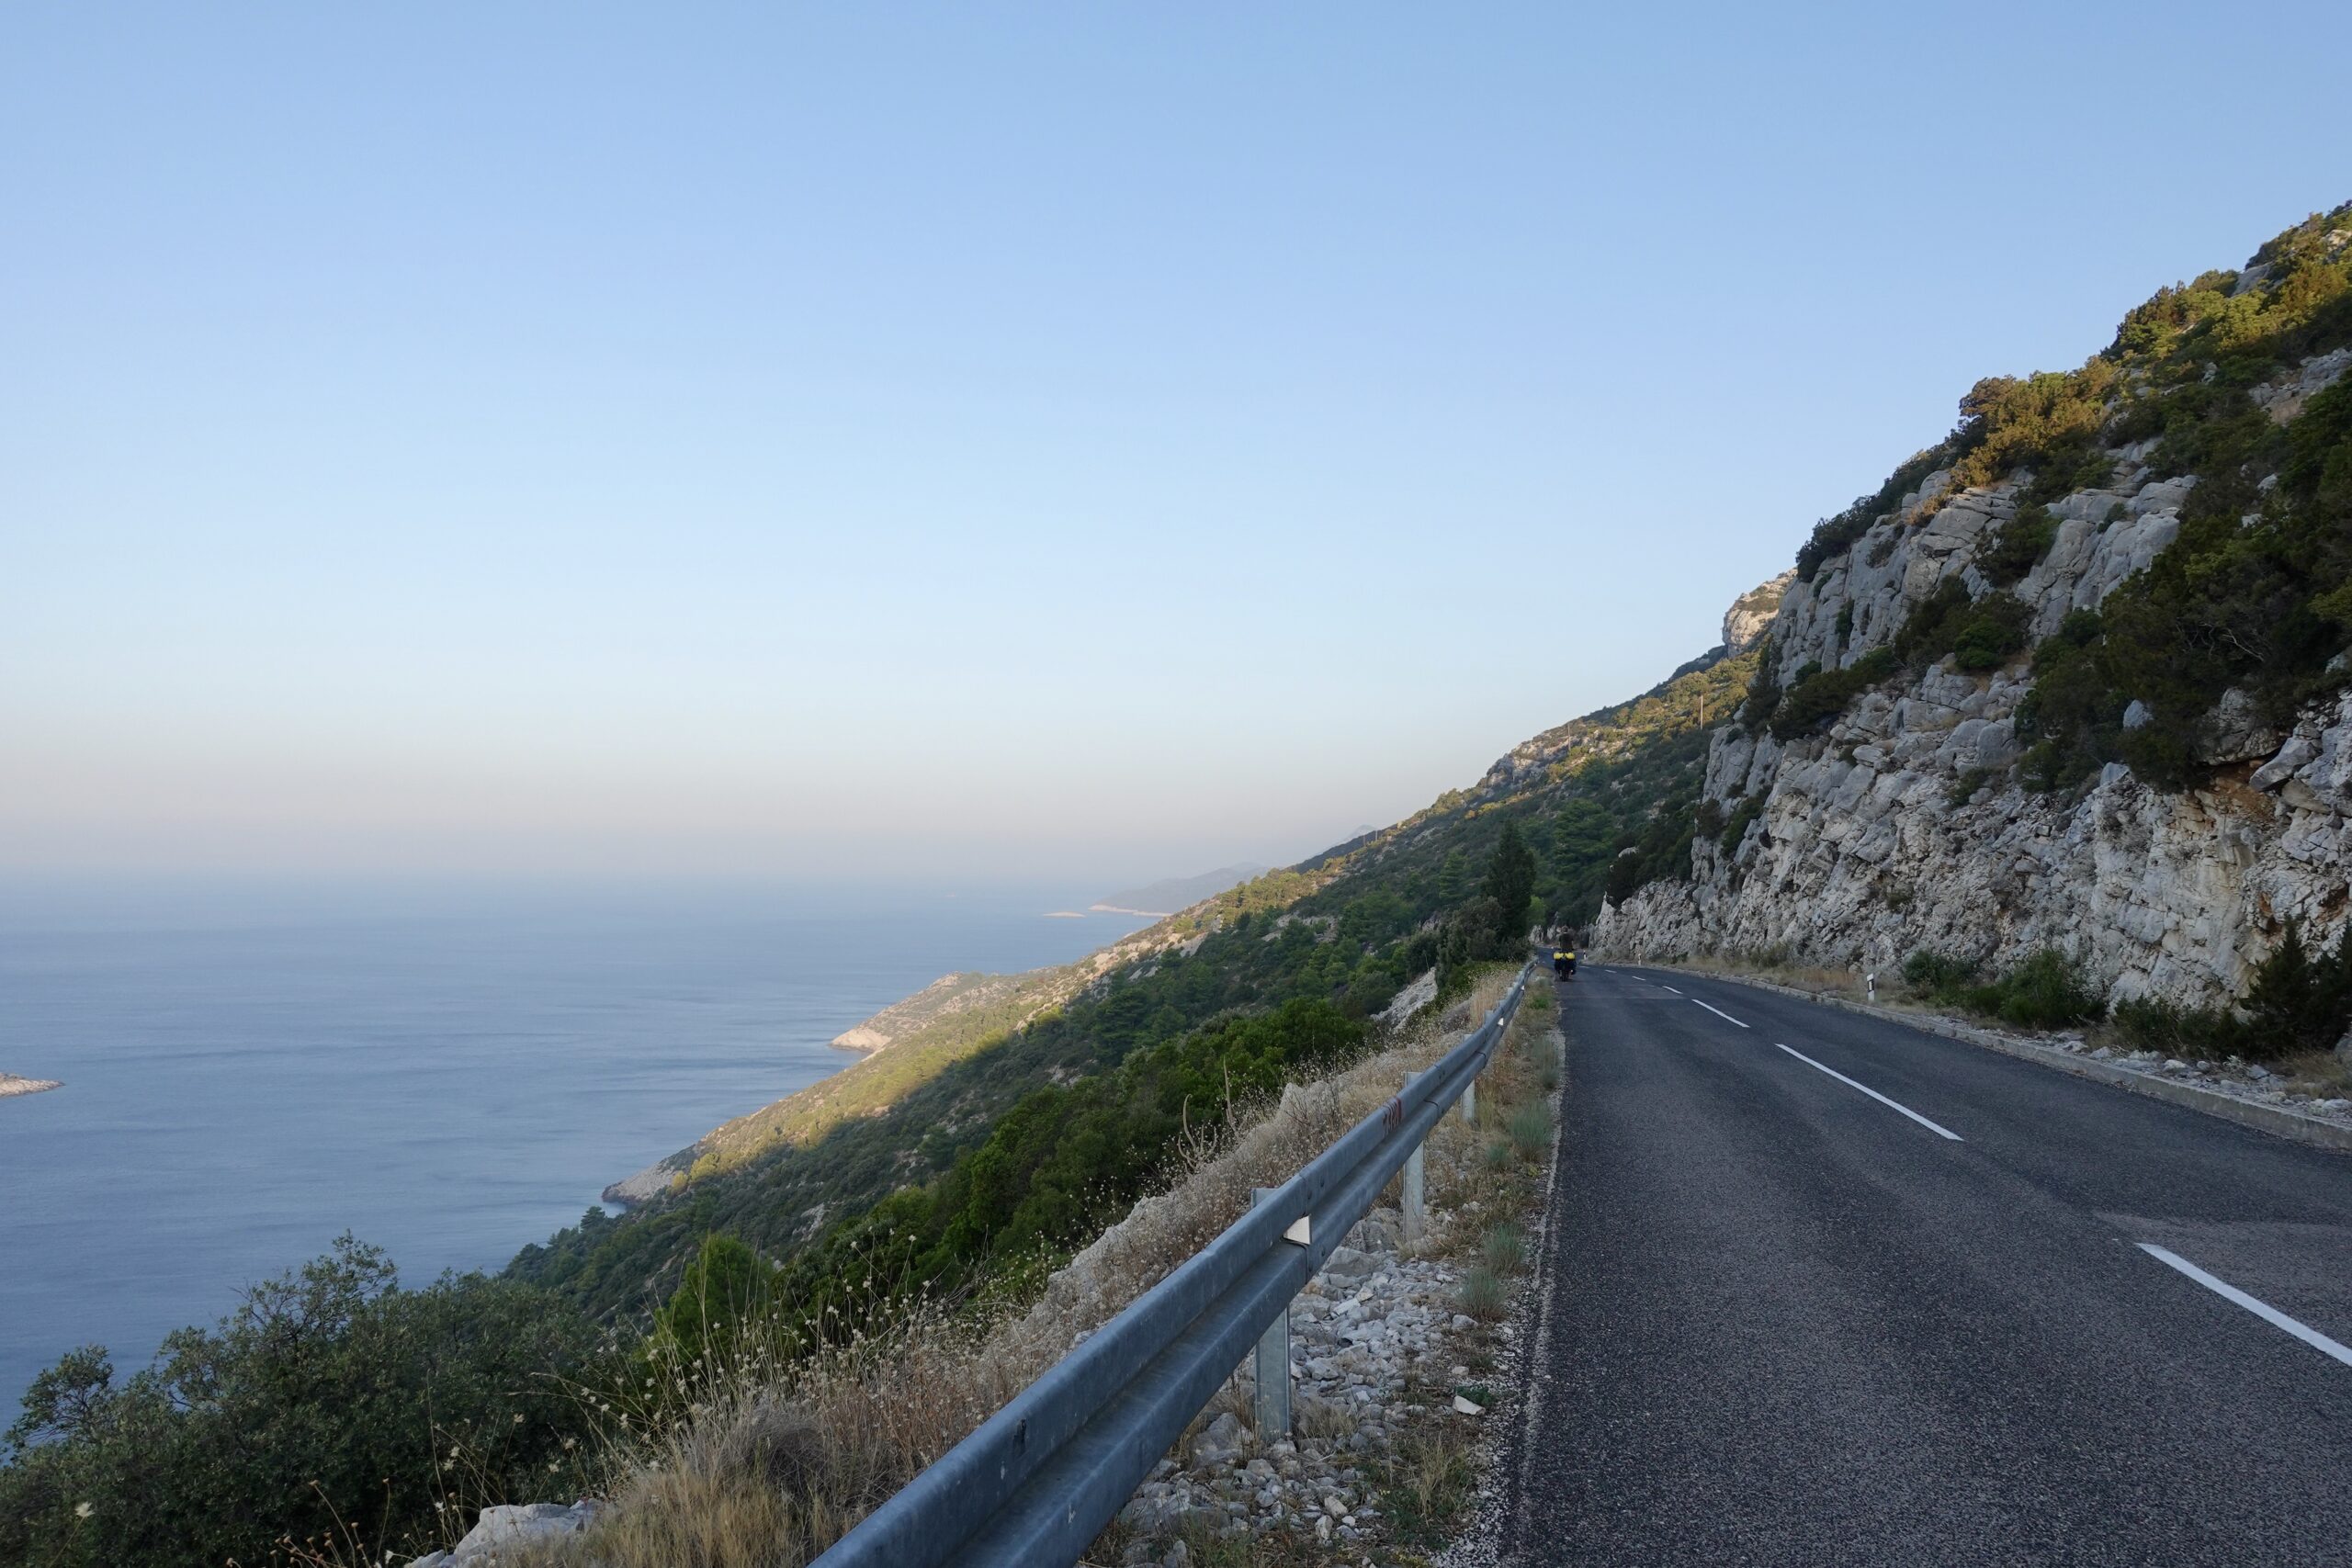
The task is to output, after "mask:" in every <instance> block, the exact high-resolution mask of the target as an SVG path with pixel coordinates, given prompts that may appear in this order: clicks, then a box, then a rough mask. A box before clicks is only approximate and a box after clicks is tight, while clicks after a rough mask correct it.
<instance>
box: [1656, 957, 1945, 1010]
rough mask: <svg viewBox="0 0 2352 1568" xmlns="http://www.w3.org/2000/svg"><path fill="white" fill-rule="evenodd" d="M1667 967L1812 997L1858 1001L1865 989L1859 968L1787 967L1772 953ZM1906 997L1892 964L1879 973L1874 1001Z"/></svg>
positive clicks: (1689, 961)
mask: <svg viewBox="0 0 2352 1568" xmlns="http://www.w3.org/2000/svg"><path fill="white" fill-rule="evenodd" d="M1668 967H1670V968H1676V969H1689V970H1691V971H1693V972H1695V973H1698V974H1702V975H1739V976H1747V977H1748V978H1751V979H1758V980H1770V981H1771V982H1772V983H1773V984H1774V985H1778V986H1786V987H1789V988H1790V989H1791V990H1795V991H1804V992H1806V993H1808V994H1809V995H1812V996H1821V997H1851V998H1855V999H1857V1000H1860V999H1861V998H1863V997H1864V996H1865V995H1866V994H1867V992H1868V989H1869V987H1867V986H1865V985H1864V984H1863V978H1862V974H1863V972H1862V971H1860V970H1859V969H1824V968H1820V967H1818V966H1816V965H1813V964H1791V963H1788V962H1786V961H1784V960H1782V959H1781V958H1780V957H1779V955H1778V954H1775V953H1693V954H1691V955H1689V956H1687V957H1683V958H1678V959H1676V960H1675V961H1674V962H1673V963H1672V964H1669V965H1668ZM1908 995H1909V993H1908V991H1907V990H1906V989H1905V987H1904V985H1903V980H1902V976H1901V975H1900V974H1898V973H1897V972H1896V970H1895V968H1894V966H1893V965H1889V966H1888V967H1887V968H1885V969H1883V970H1881V971H1880V972H1879V976H1878V999H1879V1000H1880V1001H1882V1002H1884V1001H1891V1000H1900V999H1902V998H1905V997H1907V996H1908Z"/></svg>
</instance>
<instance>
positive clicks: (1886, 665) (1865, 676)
mask: <svg viewBox="0 0 2352 1568" xmlns="http://www.w3.org/2000/svg"><path fill="white" fill-rule="evenodd" d="M1894 668H1895V661H1894V655H1893V654H1892V653H1889V652H1888V651H1887V650H1886V649H1883V648H1874V649H1871V650H1870V651H1869V652H1868V653H1865V654H1863V655H1862V656H1861V657H1860V659H1857V660H1854V662H1852V663H1851V664H1849V665H1847V666H1846V667H1845V668H1844V669H1842V670H1824V669H1822V668H1821V667H1820V666H1819V665H1817V664H1807V665H1806V666H1805V667H1804V669H1803V670H1801V671H1798V673H1797V682H1796V684H1795V685H1793V686H1791V687H1790V688H1789V690H1788V694H1787V695H1785V696H1783V697H1782V698H1781V705H1780V707H1779V708H1778V709H1777V710H1776V711H1775V712H1774V713H1773V715H1772V726H1771V728H1772V733H1773V735H1774V736H1776V737H1777V738H1779V739H1782V740H1793V739H1796V738H1797V737H1799V736H1802V735H1811V734H1813V733H1815V731H1817V730H1820V729H1824V728H1827V727H1828V724H1829V721H1830V720H1832V719H1834V718H1836V717H1837V716H1838V715H1839V714H1841V713H1844V712H1845V711H1846V705H1847V704H1849V703H1850V702H1852V701H1853V700H1854V698H1855V696H1856V695H1857V694H1860V692H1862V691H1864V690H1865V689H1867V688H1869V687H1871V686H1874V685H1876V684H1878V682H1881V681H1883V680H1885V679H1886V678H1887V677H1888V676H1890V675H1892V674H1894ZM1735 847H1736V840H1735Z"/></svg>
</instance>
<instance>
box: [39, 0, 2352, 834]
mask: <svg viewBox="0 0 2352 1568" xmlns="http://www.w3.org/2000/svg"><path fill="white" fill-rule="evenodd" d="M2347 59H2352V9H2347V8H2346V7H2345V6H2341V5H2340V4H2339V5H2326V6H2319V5H2294V4H2287V5H2274V6H2266V7H2264V8H2263V9H2262V11H2261V13H2260V16H2259V17H2258V19H2251V18H2236V17H2233V15H2232V14H2230V13H2228V12H2226V11H2225V10H2217V9H2215V8H2214V7H2212V6H2193V7H2192V6H2172V7H2162V6H2054V7H2053V6H2044V5H2032V6H2010V5H1989V6H1988V5H1976V6H1847V7H1832V6H1804V7H1770V6H1752V5H1740V6H1722V7H1691V6H1612V7H1566V6H1521V7H1501V6H1487V7H1455V6H1446V7H1436V6H1364V5H1347V6H1338V5H1286V6H1257V5H1251V6H1208V5H1184V6H1126V5H1070V6H1056V7H1042V6H1041V7H1003V6H953V7H948V6H938V7H926V8H920V9H919V8H912V7H891V6H826V7H821V8H820V7H790V6H769V5H758V6H660V7H655V6H570V5H567V6H523V5H507V6H376V7H370V8H366V14H363V8H360V7H353V6H279V7H269V6H154V7H148V8H133V7H128V6H102V5H101V6H63V5H56V6H10V7H8V8H7V9H6V11H5V13H0V138H5V144H6V147H7V149H8V152H7V155H6V158H5V159H0V211H5V215H6V216H5V224H4V225H0V366H5V371H0V550H4V551H5V559H0V734H5V739H0V869H13V870H15V871H17V872H18V873H23V872H27V871H29V870H33V869H41V870H45V871H51V872H55V871H65V872H74V871H76V870H81V869H95V868H110V869H115V870H123V869H139V870H157V869H191V868H196V869H201V868H208V867H237V868H245V869H277V868H303V869H311V870H328V871H339V870H381V869H403V870H424V871H435V870H447V869H451V868H457V867H468V868H472V869H478V870H490V871H556V872H571V871H587V872H596V873H610V872H616V871H617V872H634V871H659V872H682V873H703V872H712V871H726V872H731V873H741V874H757V875H825V876H838V875H842V874H857V873H862V872H872V873H875V874H900V873H906V872H910V871H916V870H924V869H930V870H943V871H945V872H948V873H952V874H955V875H957V876H959V877H985V876H991V875H996V874H1003V873H1006V872H1009V871H1012V870H1016V869H1017V870H1022V871H1041V870H1042V871H1047V872H1051V873H1053V874H1065V873H1067V874H1073V875H1087V876H1091V875H1100V876H1101V877H1103V878H1106V879H1107V878H1112V877H1120V878H1125V877H1130V876H1136V875H1150V874H1167V873H1180V872H1189V871H1193V870H1196V869H1199V868H1202V867H1204V866H1207V865H1211V864H1216V863H1220V862H1223V861H1227V860H1231V859H1235V858H1238V857H1241V856H1245V855H1247V856H1256V857H1260V858H1263V859H1268V860H1276V859H1280V860H1288V859H1291V858H1295V857H1296V856H1298V855H1301V854H1303V853H1306V852H1311V851H1313V850H1314V849H1316V848H1318V847H1320V846H1321V845H1322V844H1324V843H1326V842H1328V841H1329V840H1332V839H1334V838H1336V837H1338V836H1340V835H1342V834H1345V833H1346V832H1348V831H1350V830H1351V829H1354V828H1355V827H1356V826H1357V825H1358V824H1361V823H1368V822H1385V821H1388V820H1391V819H1393V818H1396V817H1397V816H1399V815H1401V814H1403V813H1405V812H1408V811H1409V810H1411V809H1413V808H1415V807H1418V806H1419V805H1421V804H1423V803H1425V802H1426V801H1427V800H1428V799H1429V798H1430V796H1432V795H1435V794H1436V793H1437V792H1438V791H1440V790H1442V789H1443V788H1445V787H1447V786H1449V785H1453V784H1462V783H1466V782H1468V781H1469V780H1470V779H1472V778H1474V777H1476V775H1477V774H1478V773H1480V772H1481V771H1482V770H1483V769H1484V767H1485V766H1486V765H1487V762H1488V761H1491V760H1492V759H1493V758H1494V757H1495V756H1497V755H1498V754H1499V753H1500V752H1501V751H1503V750H1506V749H1507V748H1508V747H1510V745H1512V744H1513V743H1514V742H1516V741H1518V740H1519V739H1522V738H1523V737H1525V736H1526V735H1528V734H1530V733H1532V732H1533V731H1535V730H1538V729H1541V728H1544V727H1546V726H1548V725H1550V724H1553V723H1555V722H1557V721H1559V720H1560V719H1562V718H1565V717H1567V716H1571V715H1574V714H1576V713H1578V712H1582V711H1584V710H1587V709H1589V708H1591V707H1594V706H1596V705H1600V704H1602V703H1604V702H1607V701H1611V700H1613V699H1615V698H1618V697H1621V696H1624V695H1628V694H1632V693H1634V692H1636V691H1638V690H1640V689H1642V688H1644V687H1645V686H1647V685H1649V684H1650V683H1652V682H1654V681H1655V680H1657V678H1658V677H1659V676H1661V675H1662V674H1663V673H1665V671H1668V669H1670V668H1671V667H1672V666H1673V665H1674V664H1676V663H1677V662H1679V661H1680V660H1683V659H1685V658H1688V657H1690V656H1691V655H1692V654H1695V653H1697V652H1699V651H1701V650H1702V649H1705V648H1706V647H1707V646H1708V645H1709V644H1711V643H1712V642H1713V640H1714V639H1715V626H1716V621H1717V619H1718V617H1719V615H1720V614H1721V612H1722V609H1723V607H1724V604H1725V603H1726V602H1727V601H1728V600H1730V599H1731V598H1732V597H1733V596H1734V595H1735V594H1736V593H1737V592H1740V591H1741V590H1743V589H1745V588H1747V587H1748V586H1750V585H1751V584H1753V583H1755V582H1756V581H1759V580H1760V579H1762V578H1765V577H1767V576H1770V574H1772V573H1773V572H1775V571H1778V570H1781V568H1782V567H1783V566H1785V565H1786V564H1787V562H1788V561H1789V559H1790V558H1791V556H1792V553H1793V551H1794V549H1795V547H1796V546H1797V544H1798V542H1799V541H1800V540H1801V539H1802V538H1803V536H1804V532H1805V530H1806V528H1807V527H1808V526H1809V525H1810V524H1811V523H1812V521H1813V520H1814V519H1815V517H1816V516H1818V515H1820V514H1821V513H1824V512H1827V511H1832V510H1835V509H1836V508H1838V506H1840V505H1842V504H1843V503H1844V502H1846V501H1848V500H1849V498H1851V497H1852V496H1853V495H1855V494H1856V493H1857V492H1860V491H1865V490H1868V489H1871V488H1872V487H1874V486H1875V484H1876V483H1877V481H1878V480H1879V479H1880V478H1881V477H1882V476H1883V474H1884V473H1885V472H1886V471H1887V470H1888V469H1889V468H1891V467H1892V466H1893V465H1894V463H1895V462H1897V461H1898V460H1900V459H1901V458H1903V457H1905V456H1907V455H1908V454H1909V453H1910V452H1912V451H1913V450H1915V449H1917V447H1919V446H1923V445H1925V444H1927V443H1928V441H1930V440H1932V439H1934V438H1935V437H1936V436H1938V435H1939V434H1941V433H1942V432H1943V431H1944V430H1946V429H1947V428H1948V427H1949V426H1950V424H1951V418H1952V409H1953V403H1954V400H1955V399H1956V398H1957V397H1958V396H1959V394H1960V393H1961V392H1962V390H1964V389H1966V388H1967V386H1968V385H1969V383H1970V382H1972V381H1973V380H1974V379H1975V378H1977V377H1979V376H1982V375H1985V374H1988V373H1994V372H2003V371H2007V372H2018V371H2025V370H2030V369H2033V368H2037V367H2062V366H2067V365H2072V364H2075V363H2079V362H2080V361H2081V360H2082V358H2083V357H2084V356H2085V355H2087V354H2089V353H2090V352H2092V351H2094V350H2096V349H2097V348H2098V347H2100V346H2101V345H2103V344H2105V343H2106V341H2107V339H2108V337H2109V333H2110V332H2111V329H2112V327H2113V324H2114V322H2115V320H2116V318H2117V317H2118V316H2119V315H2120V313H2121V311H2122V310H2124V308H2126V307H2127V306H2129V305H2131V303H2133V302H2135V301H2137V300H2139V299H2142V298H2143V297H2144V296H2145V295H2147V294H2148V293H2149V292H2150V291H2151V290H2152V289H2153V288H2154V287H2155V286H2157V285H2159V284H2162V283H2165V282H2168V281H2172V280H2175V279H2178V278H2182V277H2186V276H2190V275H2193V274H2194V273H2196V272H2198V271H2199V270H2200V269H2202V268H2205V267H2207V266H2212V265H2235V264H2237V263H2238V262H2240V261H2242V260H2243V259H2244V257H2245V254H2246V253H2247V252H2248V251H2250V250H2251V249H2252V248H2253V247H2254V246H2255V245H2256V243H2259V242H2260V241H2262V240H2263V239H2265V238H2267V236H2268V235H2270V234H2271V233H2273V232H2274V231H2277V230H2278V229H2280V228H2282V227H2284V226H2285V225H2286V224H2288V223H2290V222H2291V221H2293V220H2297V219H2299V218H2301V217H2302V216H2303V215H2304V214H2305V213H2307V212H2309V211H2311V210H2312V209H2318V208H2323V207H2326V206H2329V205H2332V204H2334V203H2335V202H2337V201H2341V200H2343V199H2345V198H2346V197H2352V118H2347V117H2346V113H2345V98H2344V94H2345V82H2344V75H2343V67H2344V62H2346V60H2347Z"/></svg>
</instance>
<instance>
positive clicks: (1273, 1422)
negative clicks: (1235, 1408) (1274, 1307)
mask: <svg viewBox="0 0 2352 1568" xmlns="http://www.w3.org/2000/svg"><path fill="white" fill-rule="evenodd" d="M1273 1195H1274V1189H1272V1188H1271V1187H1253V1188H1251V1189H1250V1207H1251V1208H1253V1209H1254V1208H1256V1207H1257V1206H1258V1205H1259V1204H1261V1203H1262V1202H1264V1201H1266V1200H1267V1199H1269V1198H1271V1197H1272V1196H1273ZM1257 1373H1258V1396H1257V1400H1256V1402H1255V1404H1254V1406H1253V1408H1252V1410H1251V1414H1252V1416H1254V1417H1255V1418H1256V1424H1257V1427H1258V1440H1259V1441H1260V1442H1261V1443H1271V1442H1272V1441H1273V1440H1274V1439H1275V1438H1287V1437H1289V1436H1290V1304H1289V1303H1283V1310H1282V1313H1281V1314H1280V1315H1279V1316H1277V1317H1276V1318H1275V1319H1274V1321H1273V1322H1272V1323H1270V1324H1268V1325H1266V1332H1265V1333H1263V1334H1261V1335H1260V1336H1259V1337H1258V1359H1257Z"/></svg>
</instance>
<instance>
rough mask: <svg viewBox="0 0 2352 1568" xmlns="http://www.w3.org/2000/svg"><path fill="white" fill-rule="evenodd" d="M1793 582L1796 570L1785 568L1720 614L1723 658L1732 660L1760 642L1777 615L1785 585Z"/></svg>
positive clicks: (1741, 596) (1740, 597) (1744, 594)
mask: <svg viewBox="0 0 2352 1568" xmlns="http://www.w3.org/2000/svg"><path fill="white" fill-rule="evenodd" d="M1796 580H1797V569H1796V568H1794V567H1791V568H1789V570H1786V571H1784V572H1782V573H1781V575H1780V576H1778V577H1776V578H1774V579H1772V581H1770V582H1762V583H1758V584H1757V586H1755V587H1753V588H1751V589H1749V590H1748V591H1747V592H1745V593H1743V594H1741V595H1740V596H1739V597H1738V598H1736V599H1735V600H1733V601H1732V602H1731V608H1730V609H1728V610H1725V611H1724V656H1725V657H1726V658H1731V659H1736V658H1738V657H1739V656H1740V655H1741V654H1743V653H1746V652H1747V650H1748V649H1751V648H1754V647H1755V646H1756V645H1757V644H1758V643H1759V642H1762V641H1763V640H1764V634H1765V633H1766V632H1769V631H1770V630H1771V629H1772V617H1773V615H1776V614H1778V613H1779V611H1780V608H1781V598H1782V597H1783V596H1784V595H1786V594H1787V592H1788V591H1789V585H1790V584H1791V583H1792V582H1794V581H1796Z"/></svg>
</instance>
